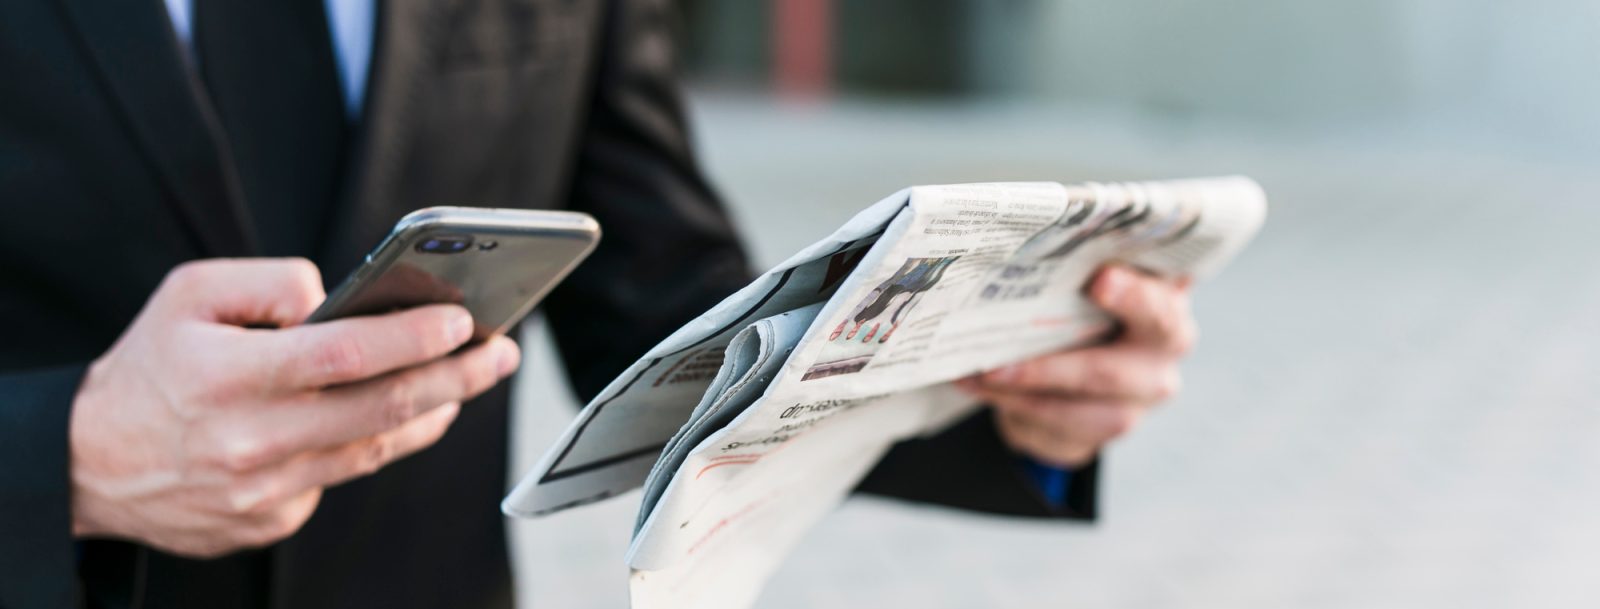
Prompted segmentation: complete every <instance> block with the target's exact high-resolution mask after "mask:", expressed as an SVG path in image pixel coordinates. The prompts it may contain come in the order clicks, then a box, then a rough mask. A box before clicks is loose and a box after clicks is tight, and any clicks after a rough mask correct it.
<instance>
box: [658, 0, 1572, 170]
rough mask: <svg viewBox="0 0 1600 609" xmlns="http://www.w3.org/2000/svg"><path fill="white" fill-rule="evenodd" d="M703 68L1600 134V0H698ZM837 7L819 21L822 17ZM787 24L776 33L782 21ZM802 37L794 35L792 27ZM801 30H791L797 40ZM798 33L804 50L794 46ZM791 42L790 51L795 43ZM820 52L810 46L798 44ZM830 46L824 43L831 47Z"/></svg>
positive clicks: (1279, 115) (1122, 103) (717, 75)
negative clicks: (820, 71)
mask: <svg viewBox="0 0 1600 609" xmlns="http://www.w3.org/2000/svg"><path fill="white" fill-rule="evenodd" d="M688 7H689V9H690V12H689V14H690V24H689V31H690V34H691V35H690V36H689V47H690V51H691V53H690V57H691V61H692V65H693V67H694V69H695V72H696V74H698V75H699V76H700V77H701V78H702V79H706V80H710V81H713V82H718V83H739V84H744V85H762V84H765V83H771V82H779V83H781V82H785V77H786V75H785V70H786V69H788V70H790V71H792V69H793V67H794V66H795V65H797V62H798V65H800V66H801V69H806V68H805V66H806V62H807V61H810V62H812V63H815V62H817V61H824V62H826V63H827V66H828V68H829V69H830V70H831V72H830V73H829V75H828V79H827V85H826V86H824V89H825V90H834V91H840V92H845V93H859V94H897V95H903V94H915V95H933V96H993V97H1001V98H1017V97H1020V98H1028V99H1043V100H1057V101H1063V102H1069V103H1082V104H1103V105H1112V106H1117V107H1121V108H1133V109H1137V110H1139V111H1144V112H1151V113H1157V114H1162V115H1168V116H1179V117H1182V116H1189V115H1207V116H1210V115H1216V116H1223V117H1241V118H1245V119H1249V120H1262V121H1271V122H1275V123H1286V124H1290V125H1296V124H1305V125H1328V124H1345V123H1366V124H1376V125H1382V126H1383V127H1384V128H1389V127H1392V126H1395V125H1407V126H1414V127H1418V128H1434V129H1440V130H1446V131H1448V130H1455V129H1461V128H1470V130H1489V131H1493V132H1495V133H1497V134H1500V135H1509V136H1512V137H1516V138H1519V139H1532V140H1537V141H1543V142H1548V143H1550V144H1552V145H1558V146H1563V147H1585V148H1586V147H1588V146H1590V145H1591V142H1594V141H1596V140H1600V111H1597V110H1596V108H1600V69H1597V65H1596V64H1597V63H1600V3H1594V2H1583V1H1580V0H1537V1H1532V2H1515V3H1513V2H1494V1H1490V0H1345V1H1343V2H1282V1H1281V0H1143V1H1135V2H1126V1H1119V0H865V1H860V0H858V1H855V2H841V1H838V0H768V1H765V2H750V1H749V0H695V1H693V2H689V3H688ZM815 15H823V16H824V17H825V22H824V23H823V24H822V27H821V28H820V31H813V30H818V29H819V28H817V27H815V24H811V23H809V22H808V20H814V19H815ZM774 32H777V34H776V35H775V34H774ZM797 36H798V37H799V38H801V39H802V40H801V41H800V43H799V44H798V45H797V44H795V43H794V41H793V39H794V38H795V37H797ZM785 38H788V39H789V40H787V41H786V40H785ZM797 48H798V50H796V49H797ZM785 49H788V50H785ZM797 52H798V53H799V54H801V55H804V54H806V53H814V54H818V58H809V59H808V58H805V57H801V58H799V59H797V58H796V57H795V56H794V55H795V54H796V53H797ZM819 58H820V59H819Z"/></svg>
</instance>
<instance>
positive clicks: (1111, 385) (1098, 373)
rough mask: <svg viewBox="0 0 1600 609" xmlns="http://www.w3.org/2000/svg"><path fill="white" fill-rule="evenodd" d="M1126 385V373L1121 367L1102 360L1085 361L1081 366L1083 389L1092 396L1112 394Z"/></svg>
mask: <svg viewBox="0 0 1600 609" xmlns="http://www.w3.org/2000/svg"><path fill="white" fill-rule="evenodd" d="M1127 385H1128V373H1127V370H1126V369H1125V368H1124V367H1123V366H1119V365H1116V364H1115V363H1112V362H1108V361H1106V360H1104V359H1091V360H1086V361H1085V363H1084V366H1083V387H1081V388H1080V389H1081V390H1082V391H1084V392H1086V393H1092V394H1114V393H1117V392H1119V391H1121V390H1122V389H1123V388H1124V387H1127Z"/></svg>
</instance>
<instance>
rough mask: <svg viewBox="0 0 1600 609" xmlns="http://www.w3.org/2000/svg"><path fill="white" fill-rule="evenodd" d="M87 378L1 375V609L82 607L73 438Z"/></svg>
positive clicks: (76, 369)
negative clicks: (75, 406) (75, 403)
mask: <svg viewBox="0 0 1600 609" xmlns="http://www.w3.org/2000/svg"><path fill="white" fill-rule="evenodd" d="M83 375H84V366H66V367H60V368H48V369H43V370H37V371H27V372H5V373H0V607H6V608H7V609H13V608H15V609H24V608H32V607H41V608H43V607H50V608H55V607H69V606H72V605H73V604H75V603H76V600H75V595H76V590H77V566H76V558H75V557H74V551H75V550H74V545H73V538H72V525H71V518H72V517H71V509H72V494H71V488H72V487H71V481H70V478H69V475H70V469H69V465H68V436H67V432H68V423H69V420H70V416H71V413H72V400H73V397H74V396H75V395H77V392H78V384H79V383H80V382H81V381H82V379H83Z"/></svg>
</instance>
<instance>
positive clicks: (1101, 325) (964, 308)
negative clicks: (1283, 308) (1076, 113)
mask: <svg viewBox="0 0 1600 609" xmlns="http://www.w3.org/2000/svg"><path fill="white" fill-rule="evenodd" d="M1265 216H1266V199H1265V196H1264V194H1263V193H1262V191H1261V189H1260V187H1259V186H1257V185H1256V184H1255V182H1253V181H1251V180H1249V179H1248V178H1242V177H1230V178H1212V179H1199V180H1182V181H1167V182H1145V183H1126V184H1095V183H1089V184H1082V185H1074V186H1064V185H1061V184H1055V183H992V184H961V185H947V186H917V187H913V188H909V189H906V190H902V191H900V192H898V193H895V194H894V195H892V196H890V197H888V198H886V199H884V200H882V201H879V202H878V203H876V204H874V205H872V206H871V207H869V208H867V209H865V210H863V211H862V212H861V213H859V214H858V215H856V216H855V217H854V218H852V219H851V220H850V221H849V222H846V223H845V224H844V226H842V227H840V228H839V229H838V230H837V231H835V232H834V233H833V234H832V235H829V236H828V237H827V238H824V239H823V240H821V241H818V242H817V243H815V244H813V245H812V246H810V247H808V248H806V249H804V250H802V251H801V252H800V253H798V254H795V255H794V256H793V257H791V258H789V259H788V260H787V261H785V262H783V263H782V264H780V265H778V266H777V267H776V268H774V269H772V270H771V271H768V272H767V273H765V274H762V275H761V276H760V277H759V278H757V279H756V280H755V281H754V282H752V283H751V284H750V285H749V286H747V287H745V288H744V289H742V290H740V291H739V292H737V293H735V294H734V295H732V296H730V297H728V298H727V299H726V300H724V301H723V302H722V303H720V304H718V305H717V306H716V307H714V308H713V309H711V310H710V311H708V312H706V313H705V314H704V315H701V316H700V317H699V318H697V319H695V320H694V321H692V322H690V323H689V324H688V325H685V326H684V327H683V328H681V329H679V330H678V331H677V332H675V333H674V334H672V336H670V337H668V338H667V339H666V340H664V341H662V342H661V344H659V345H657V346H656V347H655V348H654V349H651V350H650V351H649V352H648V353H646V354H645V356H644V357H643V358H641V359H640V360H639V361H638V362H636V363H635V364H634V365H633V366H631V367H630V368H629V369H628V370H627V371H625V372H624V373H623V374H622V375H621V376H619V377H618V378H617V379H616V380H615V381H613V382H612V383H611V385H610V386H608V387H607V388H606V389H605V390H604V391H602V392H601V393H600V395H599V396H598V397H596V398H595V399H594V401H592V402H591V403H590V404H589V405H588V406H587V407H585V408H584V409H583V411H582V412H581V413H580V414H579V415H578V417H577V418H576V419H575V420H574V421H573V423H572V424H571V425H570V426H569V427H568V429H567V430H566V431H565V433H563V435H562V436H561V438H560V440H558V441H557V443H556V444H555V446H554V447H552V448H551V449H550V451H549V452H548V453H547V454H546V455H545V457H544V458H543V460H542V461H541V462H540V464H539V465H538V466H537V467H536V468H535V470H534V471H533V472H532V473H531V474H530V475H528V476H527V477H526V478H525V479H523V480H522V481H521V482H520V483H519V484H518V485H517V486H516V487H515V488H514V489H513V490H512V492H511V494H510V495H509V496H508V497H507V498H506V500H505V502H504V504H503V506H502V507H503V509H504V511H505V512H506V513H507V514H510V515H513V516H523V517H527V516H535V515H541V514H548V513H552V512H555V511H559V510H562V509H566V508H570V507H573V506H577V505H582V504H584V503H587V502H591V501H596V500H599V499H602V498H605V497H609V496H612V495H615V494H617V493H621V492H625V491H628V490H631V489H634V488H638V487H640V486H641V485H642V486H643V495H642V500H641V505H640V509H639V516H638V520H637V522H636V524H635V530H634V536H633V543H632V546H631V547H630V549H629V552H628V556H627V562H628V565H629V567H630V568H631V569H632V576H631V578H630V587H631V593H632V598H633V605H634V607H636V608H639V609H665V608H685V607H693V608H696V609H722V608H727V609H738V608H742V607H747V606H749V605H750V604H751V603H752V602H753V601H754V599H755V597H756V596H757V595H758V594H759V592H760V590H761V587H762V585H763V584H764V583H765V581H766V579H767V578H768V577H769V576H770V575H771V573H772V571H773V570H774V569H776V567H777V566H778V564H779V563H780V562H781V560H782V558H783V557H784V556H785V555H786V554H787V553H788V550H789V549H790V548H791V547H793V546H794V544H795V543H797V542H798V541H799V540H800V538H801V536H802V535H803V534H804V533H805V531H806V530H807V529H809V528H810V527H811V526H812V525H813V524H814V523H815V522H816V521H817V520H819V519H820V518H821V517H822V516H824V515H825V514H826V513H827V512H828V511H829V510H831V509H832V508H833V507H834V506H836V505H837V504H838V503H839V502H840V501H842V500H843V498H844V497H845V496H846V495H847V494H848V493H849V492H850V490H851V489H852V488H854V486H855V485H856V483H857V482H859V481H860V479H861V478H862V477H863V476H865V475H866V473H867V472H868V471H869V470H870V469H871V468H872V466H873V465H874V464H876V463H877V461H878V460H879V459H880V458H881V457H882V456H883V454H884V453H885V452H887V451H888V449H889V448H890V446H891V445H893V444H894V443H895V442H897V441H900V440H903V439H906V438H909V437H913V436H916V435H919V434H927V433H932V432H935V431H938V430H940V429H942V428H944V427H946V426H948V425H949V424H951V423H953V422H955V421H956V420H959V419H960V418H962V417H963V416H965V415H966V414H968V413H969V412H970V411H971V410H972V409H974V408H976V407H977V404H974V403H973V402H972V400H971V398H969V397H967V396H965V395H964V394H962V393H960V392H958V391H956V390H954V388H953V387H952V386H951V385H950V381H953V380H955V379H959V378H962V377H965V376H968V375H971V374H974V373H978V372H981V371H984V370H988V369H992V368H996V367H999V366H1002V365H1005V364H1008V363H1012V362H1016V361H1019V360H1023V359H1026V358H1029V357H1032V356H1036V355H1040V354H1044V353H1048V352H1052V351H1057V350H1061V349H1067V348H1071V347H1074V346H1080V345H1085V344H1088V343H1091V342H1094V341H1096V340H1100V339H1101V338H1102V337H1104V336H1105V335H1106V334H1107V333H1108V332H1110V331H1113V330H1114V327H1115V321H1114V320H1113V319H1111V318H1110V317H1109V316H1108V315H1107V314H1106V313H1105V312H1103V311H1101V310H1100V309H1098V308H1097V307H1095V306H1094V305H1092V304H1091V303H1090V302H1089V301H1088V300H1087V299H1086V298H1084V296H1083V293H1082V290H1083V286H1084V284H1085V282H1086V281H1087V280H1088V279H1089V278H1090V276H1091V275H1092V274H1093V273H1094V272H1095V270H1096V269H1098V268H1099V267H1101V266H1102V265H1104V264H1107V263H1111V262H1120V263H1124V264H1128V265H1132V266H1134V267H1137V268H1140V269H1143V270H1146V271H1148V272H1151V273H1155V274H1158V275H1163V276H1171V277H1178V276H1193V277H1197V278H1199V277H1204V276H1207V275H1209V274H1211V273H1214V272H1215V271H1216V270H1218V269H1219V268H1220V267H1221V266H1222V265H1224V264H1225V263H1226V262H1227V261H1228V260H1229V259H1230V258H1231V257H1232V256H1233V255H1234V254H1235V253H1237V252H1238V251H1239V250H1240V249H1241V248H1243V247H1244V246H1245V244H1246V243H1248V242H1249V240H1250V238H1251V237H1252V236H1253V235H1254V234H1255V233H1256V231H1257V230H1258V229H1259V228H1260V226H1261V224H1262V222H1263V221H1264V219H1265Z"/></svg>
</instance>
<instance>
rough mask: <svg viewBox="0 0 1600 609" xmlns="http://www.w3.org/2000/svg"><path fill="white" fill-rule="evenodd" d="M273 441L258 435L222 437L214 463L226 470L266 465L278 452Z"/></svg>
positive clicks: (242, 470) (235, 470)
mask: <svg viewBox="0 0 1600 609" xmlns="http://www.w3.org/2000/svg"><path fill="white" fill-rule="evenodd" d="M273 444H274V443H273V442H271V441H269V440H267V439H266V438H262V437H260V436H256V435H238V436H234V437H227V438H223V439H221V440H220V441H219V442H218V443H217V448H216V450H215V452H214V457H213V463H214V464H215V465H217V466H219V467H221V468H222V469H223V470H224V471H228V472H234V473H241V472H248V471H251V470H254V469H256V468H259V467H261V466H263V465H266V464H267V463H268V462H269V461H271V459H272V457H273V455H274V454H275V452H276V447H275V446H273Z"/></svg>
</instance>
